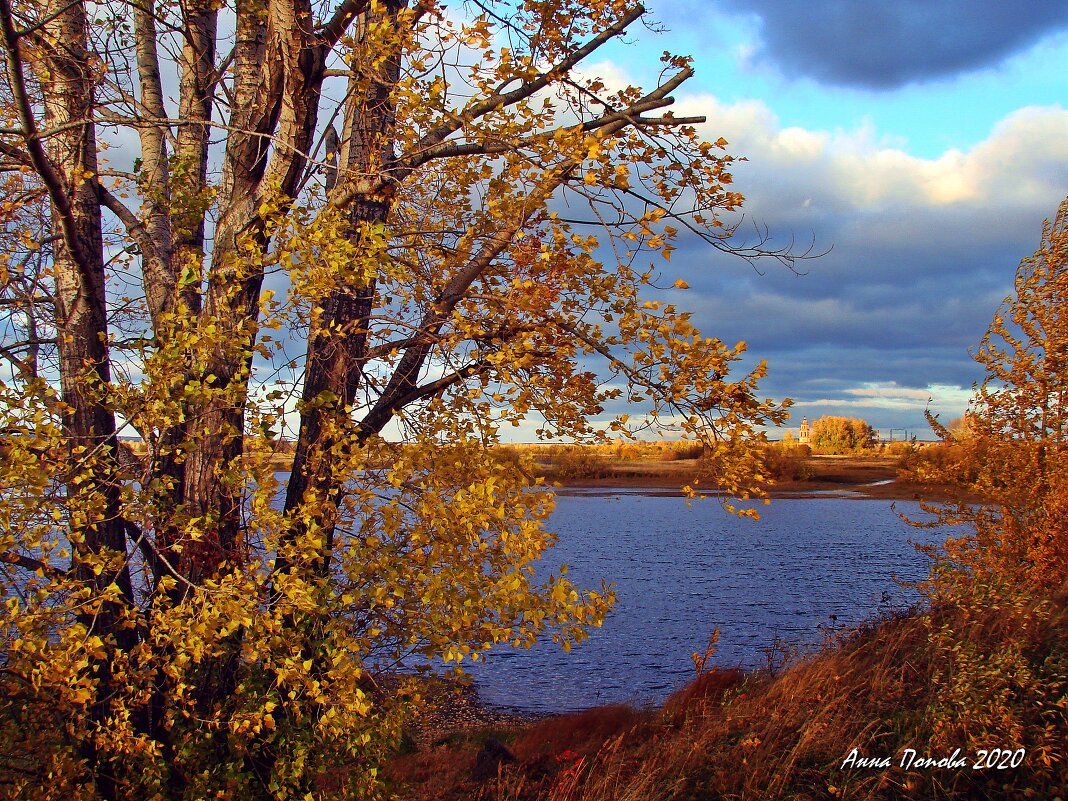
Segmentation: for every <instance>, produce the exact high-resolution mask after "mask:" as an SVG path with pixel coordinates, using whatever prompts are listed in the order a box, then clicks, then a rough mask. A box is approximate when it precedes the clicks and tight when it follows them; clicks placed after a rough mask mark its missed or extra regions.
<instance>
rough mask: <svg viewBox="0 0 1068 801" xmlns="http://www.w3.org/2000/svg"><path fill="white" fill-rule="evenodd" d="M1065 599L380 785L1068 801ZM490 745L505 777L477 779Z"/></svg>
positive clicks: (723, 681) (518, 792) (1009, 609)
mask: <svg viewBox="0 0 1068 801" xmlns="http://www.w3.org/2000/svg"><path fill="white" fill-rule="evenodd" d="M1066 598H1068V586H1065V587H1062V588H1061V590H1060V591H1058V592H1057V593H1054V594H1053V595H1051V596H1049V597H1047V598H1044V599H1041V600H1034V599H1033V600H1031V601H1029V602H1027V603H1025V604H1019V605H1008V606H1001V607H998V608H987V609H984V610H982V611H981V613H978V614H977V613H976V609H974V608H970V607H953V606H944V607H941V608H938V609H935V610H933V611H913V612H912V613H909V614H907V615H901V616H897V617H894V618H890V619H885V620H882V621H880V622H878V623H875V624H872V625H870V626H867V627H865V628H863V629H861V630H859V631H856V632H853V633H852V634H850V635H849V636H848V637H847V638H846V639H844V640H843V641H841V642H839V643H836V644H834V645H832V646H830V647H828V648H826V649H825V650H824V651H823V652H821V653H819V654H817V655H815V656H813V657H810V658H808V659H806V660H804V661H802V662H799V663H797V664H794V665H792V666H790V667H789V668H788V669H785V670H782V671H779V672H777V673H776V674H774V675H773V674H772V673H771V672H769V671H763V672H758V673H751V674H743V673H741V672H739V671H734V670H730V671H721V670H712V671H709V672H705V673H703V674H702V675H700V676H699V677H698V678H697V679H696V680H695V681H694V682H693V683H691V684H690V685H689V686H688V687H687V688H685V689H684V690H683V691H681V692H680V693H678V694H676V695H675V696H674V697H672V698H671V699H669V701H668V702H667V703H666V704H665V705H664V707H663V708H661V709H657V710H644V711H641V710H633V709H629V708H627V707H605V708H600V709H594V710H590V711H588V712H584V713H579V714H572V715H562V716H557V717H551V718H547V719H544V720H541V721H538V722H536V723H533V724H526V725H520V726H512V727H497V728H490V729H486V728H482V729H474V730H467V731H466V732H461V733H454V734H452V735H448V736H444V735H443V736H441V737H440V738H439V739H438V740H437V742H433V743H429V744H427V745H424V746H423V747H420V748H417V749H413V750H412V751H411V752H409V753H407V754H405V755H403V756H400V757H398V758H397V759H396V760H394V762H393V763H392V765H391V768H390V774H389V775H390V779H391V781H392V783H393V786H394V789H395V790H396V791H397V792H398V794H399V795H400V796H401V797H403V798H406V799H413V800H414V799H427V801H429V799H468V798H485V799H501V800H503V799H516V800H518V799H529V800H530V801H609V800H611V801H639V799H640V800H641V801H667V799H680V800H681V799H694V800H695V801H696V800H697V799H720V798H722V799H904V798H908V799H913V798H915V799H920V798H924V799H926V798H931V799H936V798H942V799H970V798H995V799H997V798H1004V799H1017V798H1037V799H1054V798H1058V797H1060V798H1068V763H1066V762H1065V758H1066V754H1065V748H1066V746H1068V700H1066V695H1065V693H1066V688H1068V615H1066V613H1065V601H1066ZM489 737H493V738H496V739H499V740H500V741H501V742H503V743H504V744H505V745H506V746H507V747H508V748H509V749H510V751H511V752H512V754H513V755H514V757H515V762H512V763H508V764H503V765H502V766H501V769H500V773H499V776H493V777H491V778H484V779H482V780H477V779H476V778H475V777H474V776H473V773H474V772H475V767H476V762H477V761H478V752H479V750H480V749H481V748H482V744H483V743H484V742H485V740H486V738H489ZM910 749H911V750H910ZM958 749H959V751H958ZM995 749H1003V752H1004V753H1003V752H1002V751H996V750H995ZM1019 749H1023V750H1022V751H1020V750H1019ZM984 752H985V753H984ZM910 756H911V759H910ZM939 760H943V762H942V764H941V765H940V764H938V761H939ZM988 760H989V763H990V765H992V766H991V767H987V761H988ZM484 761H485V757H483V762H484ZM977 761H980V762H981V764H982V767H981V768H980V769H977V768H975V767H974V766H975V764H976V763H977ZM947 762H952V763H953V764H951V765H947V764H946V763H947ZM1014 762H1015V763H1016V767H1010V765H1011V764H1012V763H1014ZM1002 765H1003V767H1002ZM483 772H485V771H483Z"/></svg>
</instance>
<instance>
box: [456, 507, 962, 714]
mask: <svg viewBox="0 0 1068 801" xmlns="http://www.w3.org/2000/svg"><path fill="white" fill-rule="evenodd" d="M899 512H900V513H905V514H906V515H908V516H909V517H913V518H922V517H923V515H922V513H921V512H920V510H919V508H918V505H917V504H915V503H910V502H898V503H897V504H896V511H895V509H894V508H892V507H891V504H890V503H889V502H888V501H875V500H861V499H849V498H827V497H807V498H799V499H789V500H776V501H774V502H773V503H772V505H771V506H767V507H760V513H761V519H760V520H759V521H753V520H749V519H742V518H738V517H735V516H732V515H730V514H728V513H727V512H725V511H724V510H723V508H722V507H721V506H720V505H719V504H718V503H717V502H715V501H714V500H706V501H702V502H697V503H694V504H692V505H690V506H688V505H687V504H686V501H685V500H684V499H682V498H679V497H665V496H662V495H656V494H648V493H642V492H634V491H626V490H621V491H619V492H612V491H596V492H588V493H582V492H578V493H571V494H566V495H561V496H560V497H559V498H557V506H556V510H555V512H554V513H553V515H552V518H551V519H550V525H551V527H552V528H553V529H554V530H555V531H556V532H557V533H558V534H559V536H560V543H559V545H558V546H557V547H556V548H555V549H554V550H553V551H552V552H551V553H550V554H548V556H547V558H546V559H545V560H544V562H545V564H544V565H543V569H545V570H549V569H553V570H555V569H557V568H558V567H559V565H560V564H562V563H563V564H567V565H568V566H569V568H570V571H569V574H568V575H569V577H570V578H571V579H572V580H573V581H575V583H577V584H578V585H579V586H586V587H594V588H596V587H598V586H599V584H600V580H601V579H602V578H603V579H607V580H609V581H612V582H614V583H615V588H616V594H617V596H618V604H617V606H616V607H615V609H614V610H613V611H612V612H611V614H610V615H609V617H608V619H607V620H606V621H605V623H604V626H603V627H602V628H600V629H597V630H594V631H593V632H592V634H591V636H590V637H589V639H588V640H586V641H585V642H583V643H582V644H581V645H578V646H576V647H575V648H573V649H572V650H571V652H570V653H565V652H563V651H562V650H561V649H560V647H559V646H556V645H554V644H552V643H551V642H545V643H540V644H539V645H537V646H536V647H535V648H533V649H531V650H521V649H520V650H513V649H509V648H503V649H499V650H494V651H492V652H491V653H490V654H489V655H488V656H487V658H486V661H485V662H484V663H482V664H476V665H474V666H473V667H470V668H469V670H470V672H471V673H473V675H474V677H475V681H476V685H477V686H478V689H479V692H480V694H481V696H482V698H483V699H484V700H485V701H486V702H488V703H490V704H495V705H500V706H506V707H513V708H518V709H522V710H529V711H563V710H570V709H581V708H586V707H590V706H595V705H599V704H607V703H624V702H626V703H634V704H645V703H656V702H659V701H663V700H664V698H666V697H667V695H669V694H670V693H671V692H672V691H673V690H675V689H677V688H678V687H680V686H682V685H683V684H685V683H686V682H687V680H689V679H690V678H692V677H693V672H694V665H693V661H692V659H691V654H692V653H693V652H695V651H697V652H701V653H703V652H704V650H705V647H706V645H707V643H708V638H709V635H710V634H711V633H712V631H713V630H714V629H716V628H719V630H720V639H719V646H718V650H717V651H716V654H715V656H714V657H713V662H712V663H714V664H719V665H722V666H739V665H740V666H743V667H758V666H763V665H766V664H767V663H768V659H769V658H771V659H773V660H778V658H779V655H780V653H781V649H780V648H779V646H786V647H813V646H815V645H818V644H819V643H820V642H821V641H822V640H823V639H824V638H825V637H826V636H828V635H830V634H832V633H833V632H834V631H837V630H841V629H844V628H847V627H853V626H856V625H857V624H859V623H862V622H863V621H864V620H866V619H869V618H871V617H873V616H875V615H877V614H879V613H885V612H888V611H891V610H892V609H896V608H904V607H907V606H909V605H911V604H913V603H915V602H916V601H917V600H918V595H917V593H916V592H915V590H913V589H911V588H909V587H905V586H902V584H901V583H899V582H900V581H916V580H918V579H921V578H923V577H924V576H925V575H926V573H927V568H928V559H927V557H926V556H924V555H922V554H920V553H918V552H917V551H916V549H915V547H914V545H913V544H912V543H913V542H918V543H935V542H941V541H942V540H944V539H945V537H946V534H947V532H946V530H944V529H943V530H931V529H917V528H914V527H910V526H909V525H907V524H906V523H905V522H903V521H902V520H901V519H900V517H899V514H898V513H899ZM769 649H770V651H769Z"/></svg>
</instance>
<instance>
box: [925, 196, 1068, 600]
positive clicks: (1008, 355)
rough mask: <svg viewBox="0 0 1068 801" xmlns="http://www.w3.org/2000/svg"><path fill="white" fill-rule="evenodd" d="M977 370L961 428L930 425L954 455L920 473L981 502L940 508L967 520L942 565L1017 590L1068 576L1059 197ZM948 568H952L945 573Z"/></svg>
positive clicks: (1064, 298)
mask: <svg viewBox="0 0 1068 801" xmlns="http://www.w3.org/2000/svg"><path fill="white" fill-rule="evenodd" d="M976 360H977V361H978V362H979V363H980V364H981V365H982V366H983V367H984V368H985V370H986V377H985V379H984V381H983V383H982V384H981V385H980V386H979V387H978V388H977V389H976V393H975V397H974V398H973V399H972V403H971V405H970V407H969V409H968V412H967V414H966V415H965V420H966V423H967V425H966V426H965V427H964V428H962V429H961V430H953V429H952V428H950V429H946V428H944V427H942V426H940V425H939V424H938V423H937V421H934V420H933V421H932V422H933V425H934V427H935V428H936V430H937V431H939V433H941V434H942V435H943V437H944V438H945V439H947V440H948V441H950V442H953V443H955V444H956V445H957V451H958V454H957V459H955V460H954V461H952V462H951V463H950V464H949V465H947V466H945V467H943V468H942V469H941V470H934V471H932V469H931V468H927V469H926V471H924V464H923V462H921V463H920V469H921V471H923V472H921V475H922V476H923V477H930V478H935V479H938V480H949V481H954V482H957V483H961V484H964V485H965V486H967V487H968V488H969V489H971V490H973V491H974V492H975V493H977V494H978V495H979V496H981V497H982V498H983V501H984V502H983V503H981V504H961V505H956V506H953V507H951V508H949V509H944V510H943V514H945V515H946V516H949V517H951V518H952V519H953V520H954V521H960V522H966V523H967V524H968V532H967V534H966V535H965V536H962V537H960V538H957V539H954V540H951V541H950V543H949V552H950V557H951V560H950V561H949V562H948V563H947V565H946V567H947V568H949V567H953V568H955V569H957V570H962V571H963V572H964V573H965V574H966V575H967V576H968V580H967V581H966V582H965V583H966V585H971V584H972V583H973V580H974V579H978V581H979V583H984V582H993V583H996V584H998V585H1008V586H1010V587H1012V588H1014V589H1016V590H1027V591H1033V590H1035V589H1038V590H1040V591H1042V590H1048V589H1049V588H1056V587H1057V586H1059V585H1060V584H1061V583H1062V582H1063V581H1064V580H1065V578H1066V577H1068V485H1066V482H1065V477H1066V475H1068V199H1066V200H1065V201H1064V202H1063V203H1062V204H1061V205H1060V208H1059V209H1058V211H1057V215H1056V217H1055V218H1054V219H1053V220H1052V221H1047V222H1046V224H1045V226H1044V227H1043V231H1042V239H1041V242H1040V244H1039V248H1038V250H1036V251H1035V253H1034V254H1033V255H1031V256H1028V257H1027V258H1025V259H1024V260H1023V261H1021V262H1020V266H1019V268H1018V269H1017V271H1016V280H1015V291H1014V293H1013V295H1012V296H1010V297H1008V298H1006V299H1005V302H1004V303H1003V304H1002V305H1001V308H999V309H998V311H997V313H996V314H995V315H994V319H993V320H992V321H991V323H990V328H989V330H988V331H987V334H986V336H985V337H984V338H983V342H982V345H981V346H980V348H979V350H978V352H977V353H976ZM951 572H952V571H951Z"/></svg>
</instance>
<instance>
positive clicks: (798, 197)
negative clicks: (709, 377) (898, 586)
mask: <svg viewBox="0 0 1068 801" xmlns="http://www.w3.org/2000/svg"><path fill="white" fill-rule="evenodd" d="M647 6H648V8H649V11H650V12H651V13H650V19H649V21H648V22H649V23H650V24H648V25H647V27H648V29H647V30H644V31H641V32H640V33H638V34H636V35H633V36H630V37H629V38H628V40H627V41H626V42H624V43H620V44H618V45H615V46H613V47H612V49H611V50H609V51H607V52H606V54H605V55H604V56H603V60H602V61H600V62H599V63H598V64H596V65H591V66H590V67H588V68H587V69H588V71H589V72H598V73H599V74H602V75H604V76H605V77H606V78H616V79H619V80H623V79H628V80H631V81H637V82H638V83H639V84H640V85H644V86H648V85H650V84H653V83H655V81H656V78H657V75H658V71H659V67H660V63H659V57H660V55H661V54H662V53H663V51H664V50H671V51H672V52H674V53H683V54H689V55H691V56H692V57H693V60H694V67H695V69H696V71H697V74H696V76H695V77H694V78H693V79H691V80H690V81H689V82H688V83H687V84H685V85H684V87H683V88H682V89H680V90H679V91H678V92H676V95H675V96H676V100H677V102H676V105H675V111H676V113H677V114H680V115H686V116H689V115H697V114H702V115H705V116H706V117H707V122H706V123H704V124H703V125H701V126H700V130H701V132H702V135H704V136H706V137H707V138H708V139H709V140H711V141H715V140H716V139H718V138H719V137H720V136H722V137H724V138H726V139H727V140H728V142H729V143H730V144H729V146H728V148H727V149H728V152H730V153H731V154H732V155H734V156H738V157H744V158H745V159H746V161H745V162H741V163H739V164H738V165H736V167H735V169H734V170H733V174H734V177H735V184H734V187H733V188H734V189H736V190H737V191H740V192H741V193H742V194H743V195H744V196H745V197H746V204H745V207H744V217H742V218H739V219H736V220H735V222H741V225H740V227H739V235H741V236H743V237H744V236H748V237H749V238H750V239H751V238H752V237H753V235H754V231H756V230H760V229H764V228H766V229H767V231H768V232H769V233H770V235H771V236H772V241H771V244H772V245H788V244H790V243H791V242H793V243H794V249H795V251H797V252H804V251H806V250H809V249H811V252H812V253H814V254H824V255H820V256H819V257H818V258H812V259H807V260H803V261H799V262H798V263H797V264H796V269H795V271H793V272H791V271H790V270H788V269H786V268H784V267H782V266H780V265H778V264H776V263H775V262H772V261H768V262H767V263H766V264H762V265H759V266H758V268H756V269H754V267H751V266H749V265H748V264H746V263H745V262H743V261H741V260H740V259H736V258H729V257H725V256H723V255H722V254H719V253H716V252H715V251H712V250H711V249H710V248H708V246H707V245H703V244H702V243H699V242H696V241H688V240H685V239H682V240H680V242H679V243H678V244H679V249H678V251H677V252H676V253H675V254H674V256H673V259H672V264H671V266H670V270H672V272H671V273H670V274H669V277H670V278H672V279H674V277H676V275H677V276H678V277H684V278H685V280H686V281H687V283H689V284H690V287H691V288H690V289H689V290H686V291H685V292H682V291H680V292H679V293H678V297H677V298H675V297H672V300H673V301H676V302H677V303H678V305H679V306H680V308H682V307H685V308H687V309H689V310H691V311H693V312H694V322H695V323H696V324H697V325H698V327H699V328H701V329H702V331H703V332H704V333H705V334H706V335H710V336H717V337H719V338H720V339H722V340H724V341H725V342H728V343H733V342H735V341H737V340H745V341H746V342H748V344H749V348H750V353H751V355H752V356H753V358H754V361H755V360H756V359H766V360H767V362H768V367H769V371H770V372H769V375H768V377H767V378H766V379H765V380H764V382H763V383H762V385H761V388H762V394H763V395H766V396H768V397H773V398H783V397H790V398H792V399H793V400H794V403H795V405H794V407H793V409H792V414H793V418H792V420H791V421H790V423H789V426H790V427H792V428H794V429H795V430H796V427H797V426H798V425H799V423H800V420H801V418H802V416H807V417H808V418H809V419H810V420H812V419H815V418H818V417H820V416H823V415H828V414H833V415H843V416H850V417H861V418H864V419H866V420H868V422H870V423H871V424H872V425H873V426H874V427H875V428H877V429H879V430H880V432H881V433H882V434H883V435H884V436H887V435H890V434H891V431H890V430H891V429H893V430H894V431H893V432H892V433H893V436H894V438H895V439H897V438H901V437H903V436H905V435H906V434H908V435H915V436H917V437H918V438H919V439H927V438H932V437H933V434H932V432H931V431H930V429H929V427H928V426H927V423H926V421H925V417H924V410H925V408H928V407H929V408H930V409H931V411H933V412H935V413H937V414H939V415H940V417H941V419H942V420H943V421H944V422H947V421H949V420H951V419H953V418H954V417H958V416H960V415H961V414H962V413H963V411H964V409H965V407H966V404H967V401H968V398H969V397H970V395H971V390H972V386H973V384H974V383H975V382H976V381H981V380H982V377H983V374H982V370H981V368H980V366H979V365H978V364H976V363H975V362H974V361H973V359H972V357H971V355H970V350H974V349H975V348H976V347H977V345H978V344H979V342H980V340H981V338H982V336H983V334H984V332H985V331H986V328H987V326H988V324H989V322H990V320H991V318H992V317H993V315H994V312H995V311H996V309H997V307H998V306H999V304H1000V303H1001V302H1002V301H1003V299H1004V298H1005V297H1006V296H1007V295H1008V294H1009V293H1010V292H1011V289H1012V281H1013V277H1014V274H1015V270H1016V267H1017V265H1018V264H1019V261H1020V259H1022V258H1024V257H1025V256H1028V255H1030V254H1031V253H1033V252H1034V251H1035V249H1036V248H1037V246H1038V243H1039V238H1040V235H1041V229H1042V222H1043V220H1044V219H1046V218H1049V217H1052V216H1053V215H1054V213H1055V212H1056V210H1057V206H1058V204H1059V203H1060V202H1061V201H1062V200H1063V199H1064V198H1065V196H1066V195H1068V108H1066V103H1068V3H1064V2H1063V0H1050V1H1049V2H1046V1H1045V0H1026V2H1023V1H1021V0H1017V1H1016V2H1007V0H894V1H893V2H887V1H885V0H884V1H883V2H878V1H873V0H807V2H805V3H798V2H796V1H795V0H648V2H647ZM674 271H677V273H676V272H674ZM779 433H781V432H779ZM771 435H772V436H775V435H776V434H775V433H772V434H771Z"/></svg>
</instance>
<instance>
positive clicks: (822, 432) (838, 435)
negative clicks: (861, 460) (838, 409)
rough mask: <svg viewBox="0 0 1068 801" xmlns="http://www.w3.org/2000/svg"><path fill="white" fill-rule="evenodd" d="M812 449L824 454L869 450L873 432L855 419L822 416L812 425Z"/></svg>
mask: <svg viewBox="0 0 1068 801" xmlns="http://www.w3.org/2000/svg"><path fill="white" fill-rule="evenodd" d="M810 441H811V443H812V447H813V448H815V449H817V450H820V451H823V452H825V453H852V452H854V451H860V450H864V449H865V448H870V447H871V446H872V444H873V443H874V442H875V430H874V429H873V428H872V427H871V426H870V425H869V424H868V422H867V421H866V420H860V419H858V418H856V417H834V416H824V417H821V418H819V419H818V420H816V421H814V422H813V423H812V434H811V439H810Z"/></svg>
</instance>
